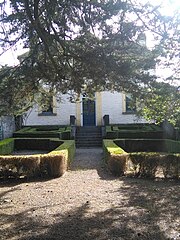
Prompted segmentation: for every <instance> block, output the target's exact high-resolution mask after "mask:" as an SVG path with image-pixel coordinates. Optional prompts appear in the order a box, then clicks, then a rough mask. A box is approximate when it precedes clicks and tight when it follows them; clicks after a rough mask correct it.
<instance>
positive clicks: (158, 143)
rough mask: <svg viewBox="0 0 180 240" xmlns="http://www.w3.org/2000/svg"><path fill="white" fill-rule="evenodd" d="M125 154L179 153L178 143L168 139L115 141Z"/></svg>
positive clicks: (179, 143) (179, 146) (179, 144)
mask: <svg viewBox="0 0 180 240" xmlns="http://www.w3.org/2000/svg"><path fill="white" fill-rule="evenodd" d="M114 143H115V144H117V145H118V146H119V147H120V148H123V149H124V150H125V151H126V152H167V153H180V142H178V141H174V140H170V139H115V140H114Z"/></svg>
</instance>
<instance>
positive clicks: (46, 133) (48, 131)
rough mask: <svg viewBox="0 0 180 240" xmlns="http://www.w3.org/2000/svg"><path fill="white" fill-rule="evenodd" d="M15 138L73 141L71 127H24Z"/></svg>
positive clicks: (15, 134)
mask: <svg viewBox="0 0 180 240" xmlns="http://www.w3.org/2000/svg"><path fill="white" fill-rule="evenodd" d="M13 137H14V138H59V139H62V140H69V139H71V127H69V126H61V127H60V126H37V127H36V126H35V127H24V128H22V129H21V130H19V131H17V132H15V133H14V134H13Z"/></svg>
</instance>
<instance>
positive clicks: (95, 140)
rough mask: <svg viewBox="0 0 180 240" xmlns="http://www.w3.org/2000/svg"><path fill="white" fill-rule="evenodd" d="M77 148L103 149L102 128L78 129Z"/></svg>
mask: <svg viewBox="0 0 180 240" xmlns="http://www.w3.org/2000/svg"><path fill="white" fill-rule="evenodd" d="M75 142H76V147H77V148H78V147H87V148H90V147H102V133H101V127H94V126H92V127H91V126H89V127H78V128H77V131H76V138H75Z"/></svg>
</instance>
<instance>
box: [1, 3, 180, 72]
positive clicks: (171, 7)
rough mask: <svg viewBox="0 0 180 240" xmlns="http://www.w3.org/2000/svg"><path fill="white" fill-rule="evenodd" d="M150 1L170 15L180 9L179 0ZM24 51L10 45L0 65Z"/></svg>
mask: <svg viewBox="0 0 180 240" xmlns="http://www.w3.org/2000/svg"><path fill="white" fill-rule="evenodd" d="M135 1H137V0H135ZM138 1H140V2H142V1H143V3H144V2H145V1H148V0H138ZM150 3H151V4H154V5H158V4H162V6H163V7H162V10H161V11H162V13H163V14H165V15H172V14H173V12H174V11H178V10H179V11H180V0H151V1H150ZM147 45H148V47H152V46H153V42H152V41H151V37H150V36H148V37H147ZM24 52H27V49H23V48H22V45H20V44H19V45H18V46H16V48H15V47H12V48H11V49H10V50H9V51H7V52H6V53H4V54H3V55H2V56H0V65H6V64H7V65H10V66H15V65H17V64H18V63H19V61H18V59H17V57H18V56H19V55H21V54H23V53H24ZM157 71H158V72H159V74H160V72H162V70H161V69H159V70H157ZM167 73H168V71H167ZM169 74H170V73H169Z"/></svg>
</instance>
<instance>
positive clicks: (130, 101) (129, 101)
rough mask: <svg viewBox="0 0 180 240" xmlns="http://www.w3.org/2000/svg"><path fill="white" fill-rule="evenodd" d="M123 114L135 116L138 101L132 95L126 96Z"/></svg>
mask: <svg viewBox="0 0 180 240" xmlns="http://www.w3.org/2000/svg"><path fill="white" fill-rule="evenodd" d="M123 101H124V103H123V105H124V107H123V113H129V114H134V113H135V112H136V101H135V99H134V98H133V96H132V95H131V94H129V93H128V94H124V97H123Z"/></svg>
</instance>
